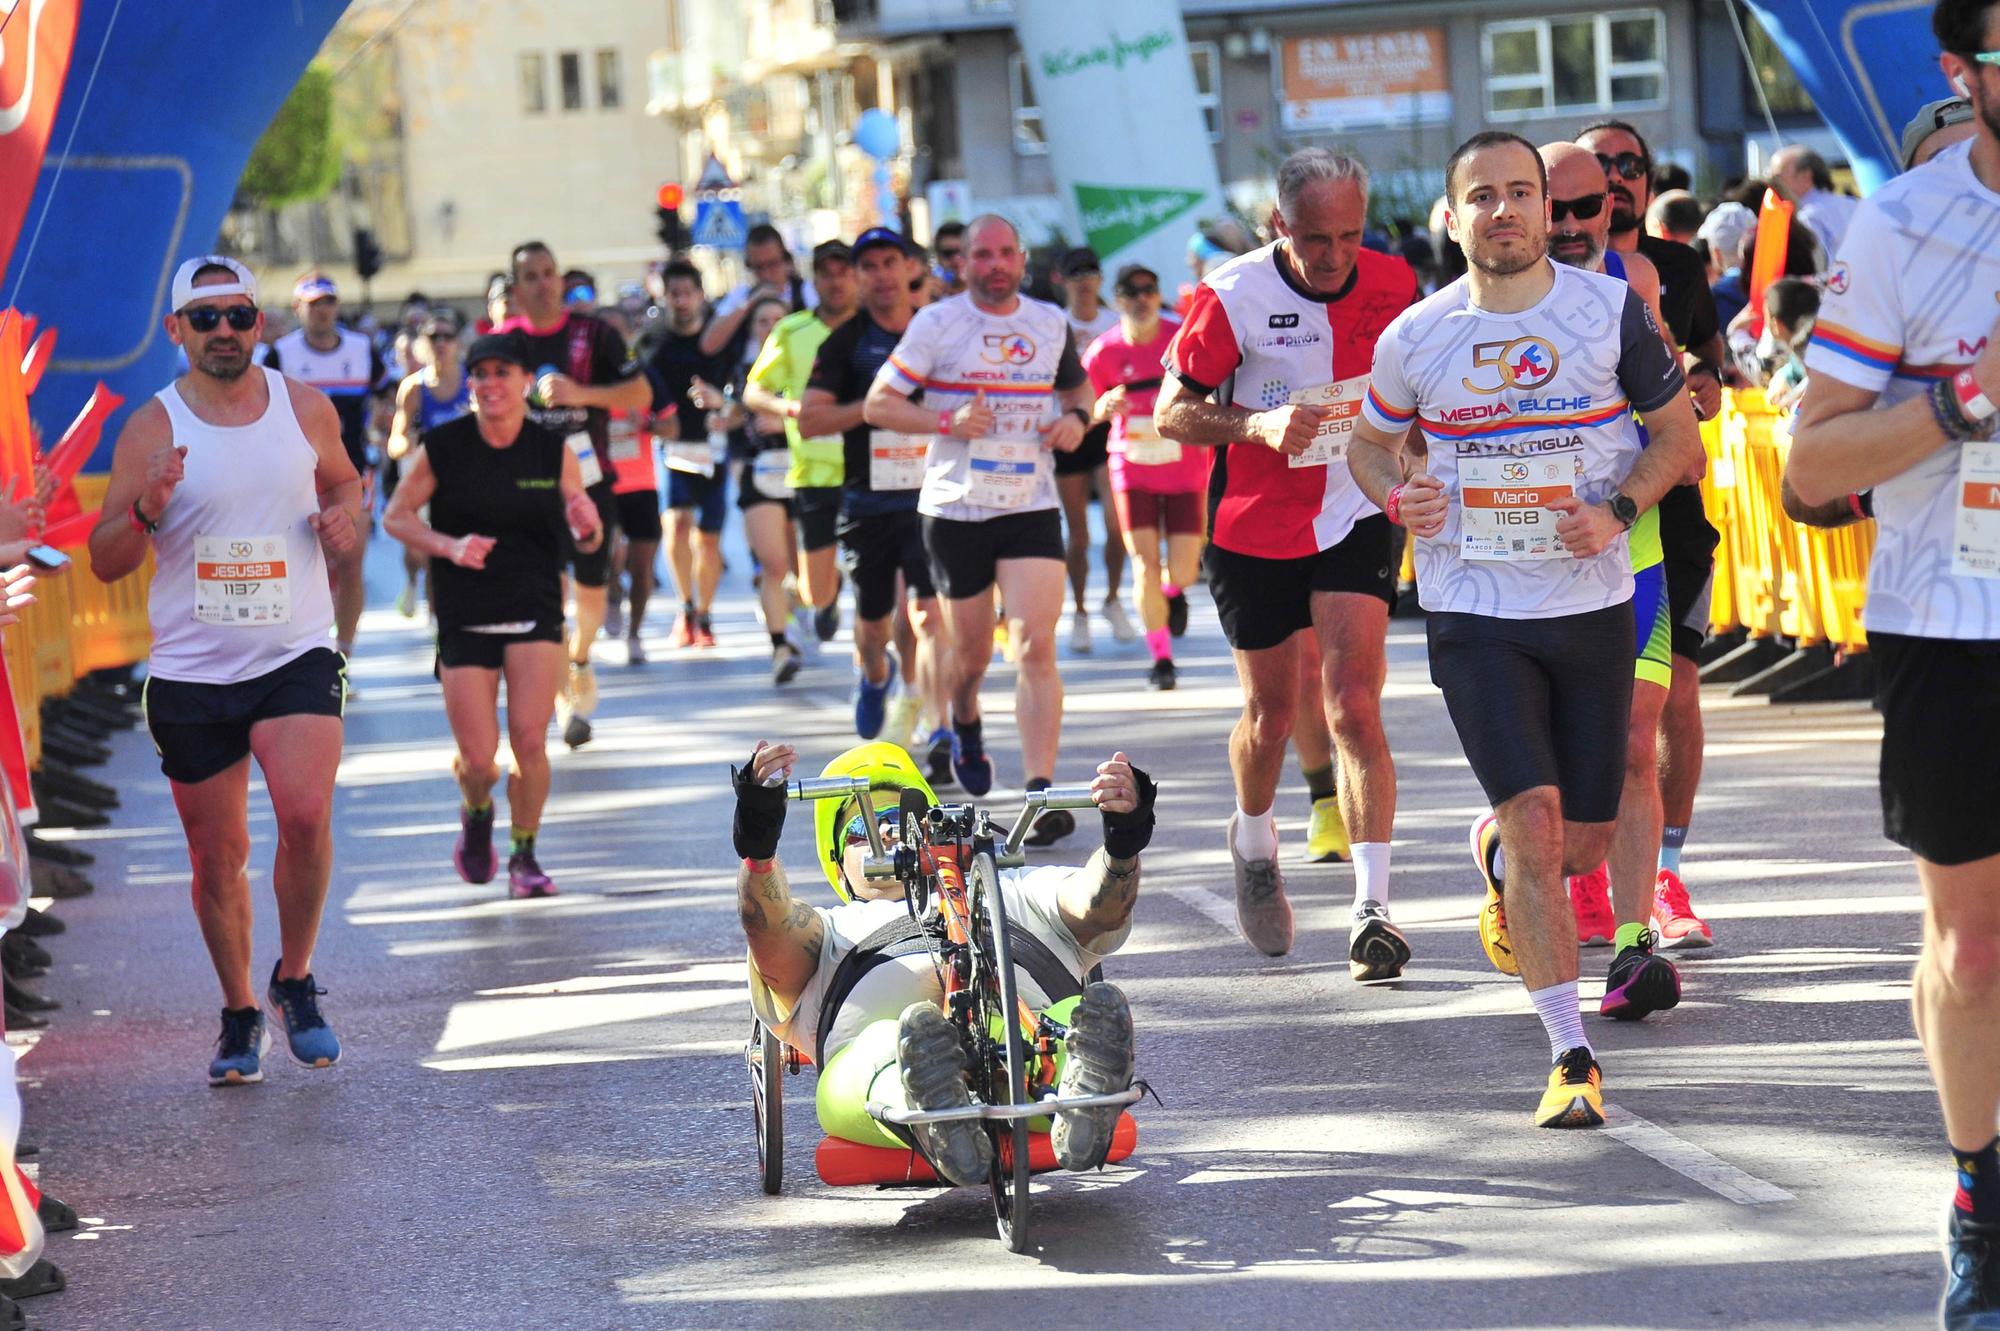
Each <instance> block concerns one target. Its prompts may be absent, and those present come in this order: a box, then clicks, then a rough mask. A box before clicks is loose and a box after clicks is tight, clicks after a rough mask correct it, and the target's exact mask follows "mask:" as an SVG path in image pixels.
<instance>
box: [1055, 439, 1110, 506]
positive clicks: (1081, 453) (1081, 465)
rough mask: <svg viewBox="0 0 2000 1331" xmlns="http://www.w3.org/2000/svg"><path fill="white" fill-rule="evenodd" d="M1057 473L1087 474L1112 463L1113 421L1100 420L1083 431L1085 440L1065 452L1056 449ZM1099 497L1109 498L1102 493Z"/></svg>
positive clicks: (1067, 474) (1063, 474)
mask: <svg viewBox="0 0 2000 1331" xmlns="http://www.w3.org/2000/svg"><path fill="white" fill-rule="evenodd" d="M1052 452H1053V453H1054V455H1055V464H1056V475H1058V476H1087V475H1089V474H1090V473H1091V472H1093V471H1096V470H1097V469H1098V468H1099V467H1108V466H1110V465H1111V422H1110V421H1099V422H1098V423H1097V424H1095V425H1093V426H1091V427H1090V428H1089V429H1087V430H1085V431H1084V432H1083V442H1082V443H1080V444H1078V445H1077V446H1076V447H1075V448H1073V449H1071V450H1070V451H1069V452H1067V453H1065V452H1063V451H1062V450H1061V449H1059V448H1058V449H1054V450H1052ZM1098 498H1099V499H1108V498H1110V495H1109V494H1108V493H1107V494H1102V495H1099V496H1098Z"/></svg>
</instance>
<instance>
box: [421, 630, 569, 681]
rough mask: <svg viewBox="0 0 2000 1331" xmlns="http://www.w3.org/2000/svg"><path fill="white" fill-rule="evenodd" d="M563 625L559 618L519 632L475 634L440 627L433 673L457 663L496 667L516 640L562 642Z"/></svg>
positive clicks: (456, 665) (453, 666)
mask: <svg viewBox="0 0 2000 1331" xmlns="http://www.w3.org/2000/svg"><path fill="white" fill-rule="evenodd" d="M562 640H563V626H562V621H561V620H556V621H554V622H552V623H540V624H536V625H535V626H534V627H533V628H530V629H524V630H522V631H521V632H519V633H474V632H473V631H472V630H470V629H440V630H439V631H438V643H437V665H436V666H435V667H434V668H433V671H432V673H434V674H435V673H440V672H443V671H446V670H455V669H457V668H458V667H459V666H477V667H479V668H480V669H481V670H498V669H500V667H501V666H502V665H504V664H505V663H506V660H507V648H508V647H509V646H511V645H512V644H514V643H517V642H557V643H559V642H561V641H562Z"/></svg>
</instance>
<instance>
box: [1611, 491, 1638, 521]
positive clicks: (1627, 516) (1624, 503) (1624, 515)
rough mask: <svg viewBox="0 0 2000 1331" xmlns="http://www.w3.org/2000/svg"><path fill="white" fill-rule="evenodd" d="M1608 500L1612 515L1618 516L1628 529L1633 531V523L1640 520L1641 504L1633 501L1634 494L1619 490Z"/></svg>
mask: <svg viewBox="0 0 2000 1331" xmlns="http://www.w3.org/2000/svg"><path fill="white" fill-rule="evenodd" d="M1608 502H1609V503H1610V505H1611V516H1612V517H1614V518H1617V519H1618V521H1619V522H1620V523H1622V524H1623V525H1624V527H1625V530H1626V531H1631V530H1632V524H1633V523H1635V522H1637V521H1638V520H1639V506H1638V505H1637V504H1636V503H1634V502H1633V501H1632V496H1631V495H1628V494H1626V493H1624V492H1623V491H1619V492H1618V493H1616V494H1613V495H1612V496H1611V498H1610V500H1609V501H1608Z"/></svg>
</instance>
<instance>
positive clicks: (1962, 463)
mask: <svg viewBox="0 0 2000 1331" xmlns="http://www.w3.org/2000/svg"><path fill="white" fill-rule="evenodd" d="M1952 544H1953V549H1952V552H1951V571H1952V572H1953V573H1956V574H1958V575H1959V576H1961V577H1968V578H2000V443H1990V442H1974V443H1967V444H1964V445H1961V446H1960V450H1959V456H1958V517H1957V520H1956V522H1955V524H1954V526H1953V529H1952Z"/></svg>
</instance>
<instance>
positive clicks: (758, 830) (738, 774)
mask: <svg viewBox="0 0 2000 1331" xmlns="http://www.w3.org/2000/svg"><path fill="white" fill-rule="evenodd" d="M751 756H752V758H753V760H754V758H755V755H754V754H753V755H751ZM754 765H755V764H754V761H753V762H748V763H745V764H743V766H741V767H732V768H730V769H729V784H730V785H732V786H734V787H735V788H736V821H735V823H734V825H733V826H732V827H731V828H730V831H731V833H732V835H733V838H734V840H735V842H736V854H737V855H738V857H740V858H742V859H746V860H768V859H770V858H771V857H772V856H774V855H776V854H777V853H778V838H779V837H781V836H783V835H784V834H785V803H786V801H785V788H784V786H782V785H777V786H767V785H764V784H762V783H761V782H759V781H758V780H757V779H756V777H755V775H754V774H753V772H752V768H753V767H754Z"/></svg>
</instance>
